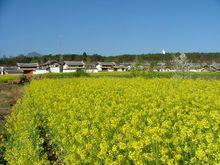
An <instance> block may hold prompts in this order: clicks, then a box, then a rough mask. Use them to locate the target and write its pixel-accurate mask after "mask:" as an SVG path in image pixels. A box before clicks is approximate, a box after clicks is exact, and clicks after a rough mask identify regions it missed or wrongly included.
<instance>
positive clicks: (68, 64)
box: [63, 61, 85, 72]
mask: <svg viewBox="0 0 220 165" xmlns="http://www.w3.org/2000/svg"><path fill="white" fill-rule="evenodd" d="M84 69H85V63H84V62H83V61H64V65H63V72H76V71H79V70H84Z"/></svg>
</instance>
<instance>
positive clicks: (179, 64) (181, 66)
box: [173, 53, 189, 72]
mask: <svg viewBox="0 0 220 165" xmlns="http://www.w3.org/2000/svg"><path fill="white" fill-rule="evenodd" d="M173 62H174V69H175V70H176V71H181V72H185V71H188V70H189V63H188V62H189V61H188V59H187V56H186V55H185V54H184V53H182V54H181V55H180V56H173Z"/></svg>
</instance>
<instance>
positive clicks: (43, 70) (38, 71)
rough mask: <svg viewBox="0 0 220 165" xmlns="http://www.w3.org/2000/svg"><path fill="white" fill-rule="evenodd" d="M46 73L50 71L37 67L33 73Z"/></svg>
mask: <svg viewBox="0 0 220 165" xmlns="http://www.w3.org/2000/svg"><path fill="white" fill-rule="evenodd" d="M44 73H48V71H47V70H46V69H39V70H38V69H37V70H35V71H33V74H44Z"/></svg>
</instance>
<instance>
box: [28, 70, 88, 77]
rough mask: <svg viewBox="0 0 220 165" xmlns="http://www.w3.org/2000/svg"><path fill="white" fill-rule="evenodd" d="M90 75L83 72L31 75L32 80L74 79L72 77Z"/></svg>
mask: <svg viewBox="0 0 220 165" xmlns="http://www.w3.org/2000/svg"><path fill="white" fill-rule="evenodd" d="M89 76H90V75H89V74H88V73H86V72H84V71H82V70H81V71H77V72H70V73H46V74H41V75H40V74H39V75H33V77H32V78H33V79H42V78H53V79H58V78H74V77H89Z"/></svg>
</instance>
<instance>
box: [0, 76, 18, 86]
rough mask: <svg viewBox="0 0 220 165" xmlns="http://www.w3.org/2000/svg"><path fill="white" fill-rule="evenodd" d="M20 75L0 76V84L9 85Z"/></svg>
mask: <svg viewBox="0 0 220 165" xmlns="http://www.w3.org/2000/svg"><path fill="white" fill-rule="evenodd" d="M19 76H20V75H0V84H3V83H11V82H13V81H15V80H16V79H17V78H18V77H19Z"/></svg>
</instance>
